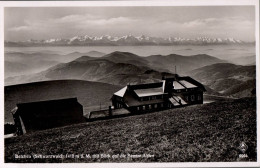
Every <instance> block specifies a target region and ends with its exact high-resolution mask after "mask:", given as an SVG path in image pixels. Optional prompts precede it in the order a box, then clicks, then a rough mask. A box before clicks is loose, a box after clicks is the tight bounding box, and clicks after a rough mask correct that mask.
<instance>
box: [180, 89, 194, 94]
mask: <svg viewBox="0 0 260 168" xmlns="http://www.w3.org/2000/svg"><path fill="white" fill-rule="evenodd" d="M184 90H185V91H186V92H187V91H188V90H195V88H189V89H176V92H177V93H180V92H183V91H184Z"/></svg>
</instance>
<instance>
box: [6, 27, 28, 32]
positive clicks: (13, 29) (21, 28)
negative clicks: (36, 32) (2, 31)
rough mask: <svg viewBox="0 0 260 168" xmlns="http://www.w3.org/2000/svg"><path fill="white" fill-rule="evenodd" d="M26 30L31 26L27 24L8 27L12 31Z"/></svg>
mask: <svg viewBox="0 0 260 168" xmlns="http://www.w3.org/2000/svg"><path fill="white" fill-rule="evenodd" d="M27 30H31V27H29V26H17V27H12V28H9V29H8V31H13V32H19V31H27Z"/></svg>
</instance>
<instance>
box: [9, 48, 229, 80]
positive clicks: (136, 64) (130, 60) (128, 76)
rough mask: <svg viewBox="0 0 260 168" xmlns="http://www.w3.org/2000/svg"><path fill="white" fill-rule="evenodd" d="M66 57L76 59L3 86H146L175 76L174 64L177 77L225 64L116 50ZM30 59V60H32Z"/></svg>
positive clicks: (211, 59) (203, 56) (201, 57)
mask: <svg viewBox="0 0 260 168" xmlns="http://www.w3.org/2000/svg"><path fill="white" fill-rule="evenodd" d="M69 55H73V56H74V55H75V56H76V57H77V59H74V60H72V61H70V62H67V63H64V62H63V63H62V62H61V63H59V64H57V65H55V66H52V67H50V68H48V69H47V70H44V71H41V72H39V73H34V74H30V75H22V76H13V77H8V76H7V78H5V84H6V85H13V84H19V83H28V82H36V81H43V80H60V79H78V80H88V81H99V82H105V83H110V84H115V85H126V84H128V83H132V84H134V83H147V82H155V81H160V80H161V77H162V75H163V74H170V73H175V65H176V68H177V73H178V74H185V72H188V71H191V70H193V69H197V68H201V67H203V66H207V65H211V64H215V63H223V62H225V61H224V60H221V59H218V58H215V57H212V56H209V55H206V54H200V55H194V56H182V55H176V54H170V55H167V56H162V55H153V56H148V57H140V56H138V55H135V54H133V53H129V52H119V51H116V52H112V53H110V54H106V55H104V56H102V57H91V56H87V55H84V56H81V57H78V53H71V54H69ZM52 56H53V55H52ZM63 57H64V58H68V55H64V56H55V57H54V58H55V60H61V59H62V58H63ZM30 58H31V59H33V57H30ZM54 58H53V59H54ZM74 58H75V57H74ZM202 60H203V61H202ZM28 62H29V60H28ZM10 68H11V67H10ZM10 68H9V69H6V73H7V70H9V71H11V70H10ZM15 70H16V69H14V70H13V71H15ZM13 71H11V72H13Z"/></svg>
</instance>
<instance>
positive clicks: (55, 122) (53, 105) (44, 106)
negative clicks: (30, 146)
mask: <svg viewBox="0 0 260 168" xmlns="http://www.w3.org/2000/svg"><path fill="white" fill-rule="evenodd" d="M13 118H14V122H15V126H16V129H17V134H18V135H22V134H25V133H30V132H34V131H37V130H44V129H50V128H55V127H61V126H66V125H70V124H75V123H80V122H84V121H85V118H84V117H83V107H82V105H81V104H80V103H79V102H78V101H77V98H68V99H58V100H48V101H38V102H29V103H21V104H17V107H16V110H15V111H14V112H13Z"/></svg>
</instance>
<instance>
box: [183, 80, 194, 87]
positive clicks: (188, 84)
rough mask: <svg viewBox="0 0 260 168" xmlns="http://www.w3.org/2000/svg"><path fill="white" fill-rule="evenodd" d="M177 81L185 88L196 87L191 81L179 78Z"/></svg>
mask: <svg viewBox="0 0 260 168" xmlns="http://www.w3.org/2000/svg"><path fill="white" fill-rule="evenodd" d="M179 83H181V84H182V85H183V86H185V87H186V88H195V87H198V86H196V85H193V84H192V83H190V82H188V81H186V80H180V81H179Z"/></svg>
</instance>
